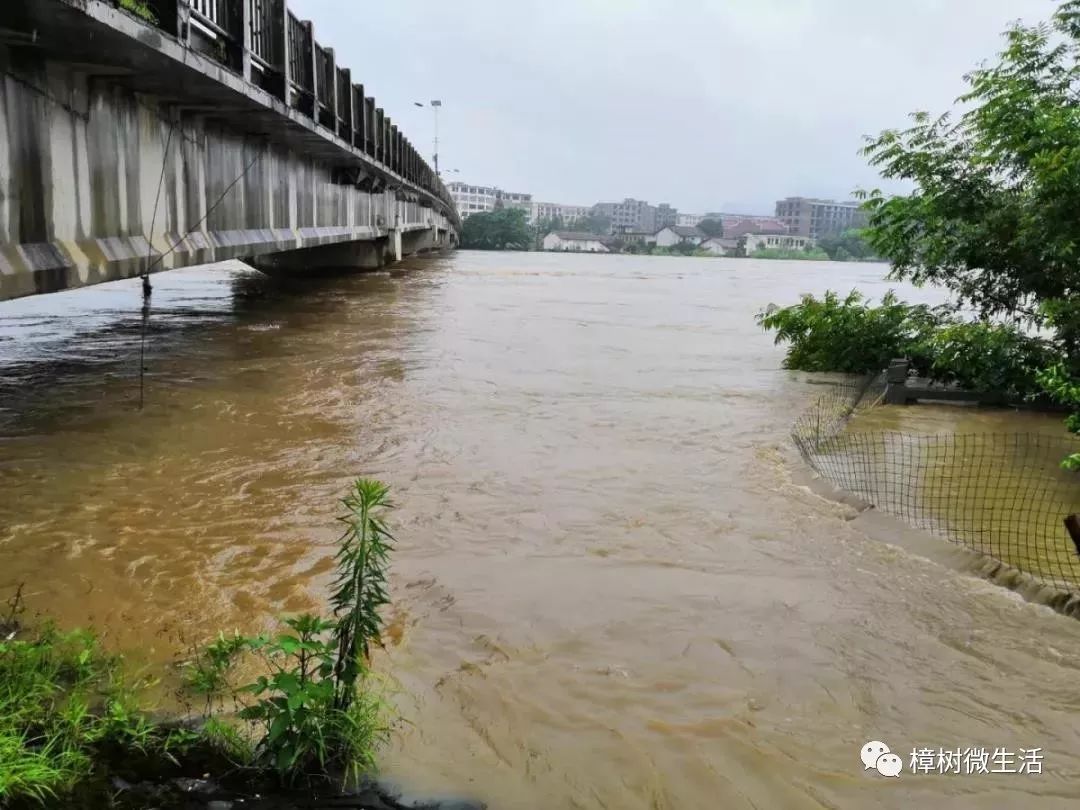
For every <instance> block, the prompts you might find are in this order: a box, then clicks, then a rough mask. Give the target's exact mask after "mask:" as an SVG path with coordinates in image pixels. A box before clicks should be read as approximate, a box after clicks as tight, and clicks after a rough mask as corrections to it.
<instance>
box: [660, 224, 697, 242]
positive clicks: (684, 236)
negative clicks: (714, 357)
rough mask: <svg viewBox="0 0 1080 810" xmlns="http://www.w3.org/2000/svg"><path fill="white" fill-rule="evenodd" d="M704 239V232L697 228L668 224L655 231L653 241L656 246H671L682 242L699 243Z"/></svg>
mask: <svg viewBox="0 0 1080 810" xmlns="http://www.w3.org/2000/svg"><path fill="white" fill-rule="evenodd" d="M705 239H706V236H705V234H703V233H702V232H701V231H699V230H698V229H697V228H686V227H683V226H682V225H668V226H667V227H666V228H661V229H660V230H658V231H657V232H656V238H655V240H654V241H655V243H656V246H657V247H671V246H672V245H678V244H680V243H682V242H690V243H692V244H694V245H700V244H701V243H702V242H704V241H705Z"/></svg>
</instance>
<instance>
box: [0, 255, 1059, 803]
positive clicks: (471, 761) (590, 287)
mask: <svg viewBox="0 0 1080 810" xmlns="http://www.w3.org/2000/svg"><path fill="white" fill-rule="evenodd" d="M887 269H888V268H886V267H884V266H874V265H865V264H821V265H819V264H815V263H797V264H796V263H791V264H784V263H776V262H758V261H755V260H752V259H749V260H739V261H733V260H726V259H709V260H704V259H701V260H697V259H692V258H691V259H687V260H685V261H682V260H680V261H666V260H663V261H662V260H659V259H656V260H654V259H647V258H637V257H632V256H608V257H604V258H603V259H598V258H597V257H594V256H573V255H556V254H545V253H490V252H485V253H478V252H470V251H458V252H457V253H455V254H454V255H453V256H448V257H442V258H437V259H433V260H431V261H430V262H424V263H422V264H421V263H418V262H406V263H404V266H403V270H404V272H402V273H396V274H394V275H393V276H390V275H388V274H381V275H371V276H363V277H355V278H349V277H343V278H337V279H322V280H320V281H318V282H317V283H316V282H310V283H300V282H297V281H295V280H293V281H290V282H289V283H287V284H281V285H275V284H272V283H265V282H260V283H259V284H258V285H256V284H255V283H253V280H252V279H247V280H246V281H243V282H241V281H240V280H238V278H239V277H236V276H232V275H230V274H228V273H225V272H221V271H216V272H215V271H212V269H203V270H200V271H175V272H170V273H163V274H161V275H160V276H158V277H156V278H155V280H154V281H155V290H154V296H155V300H156V302H157V303H156V305H155V310H154V311H153V313H152V314H151V323H150V326H151V328H150V329H149V330H148V332H147V345H146V358H147V363H146V365H147V368H148V372H149V373H148V374H147V377H146V380H145V383H146V385H145V406H144V409H143V410H142V411H141V412H139V411H137V410H136V403H137V395H138V380H137V370H138V366H139V363H138V358H139V347H140V341H139V336H140V325H141V323H140V320H141V319H140V304H141V297H140V291H139V288H138V285H137V283H133V284H130V285H127V284H126V283H121V284H118V285H103V286H101V287H97V288H93V289H89V290H84V291H82V292H78V293H71V294H61V295H59V296H55V297H50V296H42V297H38V298H35V299H26V300H24V301H16V302H11V304H8V305H5V306H4V307H0V334H3V335H9V336H11V337H12V339H11V340H8V341H5V342H3V343H0V368H2V369H3V374H2V375H0V377H2V379H0V436H2V438H3V440H2V441H0V458H2V463H0V486H2V488H3V492H4V493H5V497H4V498H2V499H0V593H3V594H9V593H11V592H12V591H13V589H14V587H15V586H17V585H18V583H19V582H20V581H26V582H27V583H29V585H30V590H29V597H30V600H31V603H32V604H33V605H34V606H35V607H41V608H45V609H47V611H48V614H49V615H50V616H52V617H55V619H56V620H57V622H58V623H59V624H60V625H61V626H63V627H78V626H92V627H95V628H97V629H98V630H100V631H101V633H102V634H103V636H104V641H105V642H106V644H107V647H108V649H110V650H129V651H137V652H138V653H139V654H140V657H139V658H136V659H133V663H134V664H135V665H136V666H139V667H142V666H147V667H149V668H150V669H151V671H155V672H163V671H166V668H167V667H168V666H169V664H170V662H172V661H175V660H177V659H178V658H179V659H183V658H184V657H185V654H186V651H187V649H188V647H189V643H188V642H190V641H191V640H192V639H191V636H192V634H193V631H200V630H201V633H200V637H199V639H198V640H199V641H203V640H210V639H209V638H205V639H204V636H203V635H202V634H205V635H208V636H212V635H214V634H215V633H216V630H217V629H222V630H224V631H225V632H226V633H231V631H232V630H233V629H234V628H235V629H237V630H239V631H240V632H241V633H242V634H246V635H254V634H260V633H268V632H271V631H272V630H273V628H274V624H273V620H274V617H277V616H281V615H295V614H297V613H303V612H320V611H324V610H325V600H326V594H327V593H328V591H329V585H330V584H331V582H332V579H333V571H334V568H333V559H332V558H333V555H334V553H335V552H336V549H337V545H336V541H337V536H338V533H337V529H336V525H337V524H336V523H335V518H336V517H338V515H339V507H338V506H337V501H338V499H339V498H340V497H341V494H342V493H343V492H344V491H345V488H346V487H347V486H348V484H349V473H350V472H351V471H354V470H362V471H364V472H367V473H370V474H371V475H374V476H377V477H378V478H380V479H381V480H386V481H389V482H393V483H394V485H395V488H394V492H395V496H396V500H397V501H398V508H397V509H396V510H395V511H394V512H393V523H394V525H395V526H396V527H397V531H396V532H395V534H396V535H397V536H398V543H397V547H396V549H395V553H394V558H393V568H392V572H391V578H390V583H389V585H390V594H391V597H392V604H391V605H389V606H388V611H387V614H386V620H387V624H388V632H387V637H386V639H385V643H386V647H385V649H378V650H376V651H375V652H374V654H373V661H372V666H373V669H374V670H375V671H376V672H378V673H384V674H385V676H386V677H387V678H388V679H390V682H391V683H392V684H393V692H392V695H391V699H392V701H393V704H394V708H395V711H396V713H397V715H398V716H399V717H400V723H397V724H395V727H394V734H393V738H392V740H391V743H390V744H389V745H388V746H387V747H386V748H384V749H382V751H381V753H380V755H379V767H380V773H381V775H382V778H384V779H385V780H387V781H388V782H389V783H393V784H399V785H403V786H408V788H409V791H410V794H416V795H426V796H438V795H446V794H452V795H461V796H467V797H475V798H477V799H479V800H481V801H484V802H486V803H487V804H488V806H489V807H492V808H502V807H514V808H519V809H520V810H549V808H552V807H559V808H562V807H571V806H574V803H577V804H578V805H580V806H582V808H583V810H599V809H600V808H601V807H604V806H607V807H618V808H620V809H621V808H626V810H647V808H650V807H652V806H654V805H655V804H657V803H659V804H660V805H661V806H668V807H675V808H698V807H711V806H716V805H723V806H724V807H725V808H732V810H749V808H751V806H752V804H751V803H753V804H755V805H757V806H758V807H791V808H803V807H807V806H808V805H810V804H813V803H814V802H815V801H816V802H817V803H818V804H821V803H826V804H831V805H833V806H837V807H864V806H866V807H870V806H873V807H882V808H884V810H902V808H904V807H906V806H908V805H910V804H911V803H912V802H916V803H921V804H925V805H926V806H927V807H934V808H942V810H983V808H985V809H986V810H996V808H1000V807H1001V806H1002V805H1003V804H1005V805H1007V804H1008V803H1009V802H1010V801H1011V799H1012V798H1013V797H1015V795H1016V792H1015V791H1016V790H1017V785H1018V784H1019V782H1018V781H1017V780H1021V781H1022V782H1023V785H1022V787H1023V790H1024V794H1025V799H1026V800H1029V801H1030V802H1031V803H1034V804H1035V805H1037V806H1039V807H1040V810H1041V808H1043V807H1048V808H1058V807H1060V808H1062V810H1064V808H1065V807H1066V806H1067V805H1068V800H1067V799H1063V798H1062V797H1061V785H1062V784H1064V783H1069V782H1070V781H1071V780H1075V779H1077V778H1080V755H1078V752H1080V731H1078V730H1080V713H1078V712H1077V711H1076V708H1075V707H1074V706H1073V705H1072V702H1071V698H1070V697H1069V696H1070V695H1072V694H1074V692H1075V677H1074V674H1075V672H1077V671H1080V623H1078V622H1077V621H1076V620H1075V619H1071V618H1067V617H1061V616H1059V615H1057V614H1055V613H1053V612H1052V611H1050V610H1048V609H1047V608H1045V607H1042V606H1039V605H1034V604H1030V603H1027V602H1024V601H1023V600H1021V599H1019V598H1017V597H1016V596H1015V595H1014V594H1012V593H1010V592H1008V591H1006V590H1004V589H1002V588H999V587H998V586H996V585H993V584H991V583H988V582H987V581H985V580H983V579H979V578H976V577H974V576H971V575H969V574H968V573H966V572H965V571H963V570H956V569H954V568H951V567H949V566H945V565H939V564H937V563H936V562H934V561H933V558H932V556H931V557H928V555H926V554H921V553H919V552H918V551H917V550H908V549H907V548H905V547H904V546H902V545H895V544H893V543H892V542H891V540H890V538H889V537H888V536H883V537H880V536H878V535H876V534H875V533H874V532H875V531H876V527H875V526H873V525H870V523H869V522H867V521H852V520H851V519H850V518H851V510H850V509H849V508H846V507H843V506H842V505H838V504H837V503H836V502H835V501H832V500H830V499H827V498H823V497H820V496H819V495H817V494H815V493H812V492H809V491H807V490H806V489H805V487H804V486H803V485H802V483H801V481H798V480H793V476H795V475H796V473H798V472H799V471H802V470H803V469H804V465H803V463H802V461H801V460H800V459H799V458H798V456H797V455H796V454H795V453H794V452H793V451H791V449H790V448H791V442H790V438H789V433H790V428H791V421H792V419H793V417H794V415H795V413H796V412H797V411H800V410H801V409H802V408H803V407H804V406H805V405H808V404H809V403H810V402H811V401H812V400H813V399H814V398H816V397H817V396H818V395H819V394H820V393H821V391H822V386H821V384H820V383H821V382H822V381H823V380H828V379H831V377H829V375H819V374H806V373H801V372H790V371H785V370H783V369H781V368H780V362H781V360H782V357H783V349H782V348H780V347H776V346H774V345H773V342H772V338H771V337H770V336H769V335H768V334H766V333H764V332H762V331H761V330H760V328H759V327H758V326H757V324H756V323H755V322H754V320H753V313H754V312H756V311H757V310H758V309H760V308H761V307H763V306H765V305H767V304H768V303H769V302H776V303H778V304H784V303H787V302H790V301H792V300H795V298H796V296H797V295H798V293H800V292H803V291H809V292H815V293H817V294H818V295H820V294H821V293H822V292H823V291H824V290H825V289H828V288H832V289H842V290H849V289H852V288H859V289H862V290H865V291H866V292H867V294H868V295H870V296H872V297H874V298H880V295H881V293H882V291H883V290H885V289H888V288H889V287H890V286H893V285H891V284H889V283H887V282H884V281H883V280H882V279H883V276H884V274H885V273H886V272H887ZM244 278H246V277H244ZM84 293H86V294H87V295H86V296H84ZM900 294H901V297H903V298H905V299H907V300H909V301H912V302H925V303H928V304H936V303H938V300H939V299H937V298H935V295H938V293H936V291H935V290H933V289H932V288H923V289H918V288H907V287H905V288H903V289H902V290H901V291H900ZM65 301H66V302H70V303H69V304H67V305H68V306H72V307H77V309H75V310H74V311H73V312H68V311H65V310H64V309H63V308H62V305H65ZM46 303H49V304H50V307H51V308H47V307H45V304H46ZM28 334H29V335H31V336H32V337H33V338H34V339H33V340H32V341H31V340H29V339H27V338H26V337H25V336H26V335H28ZM8 358H12V360H11V361H10V362H9V361H8ZM897 411H899V409H897ZM885 415H886V414H883V417H884V416H885ZM887 415H888V416H889V419H891V420H893V421H891V422H888V423H884V422H883V423H882V426H881V429H882V430H887V429H896V430H901V431H903V432H907V433H921V432H930V433H934V432H949V431H952V432H968V433H970V432H1001V431H1006V430H1010V429H1011V428H1008V427H1005V426H1003V425H1004V423H1003V421H1002V419H1003V414H1001V413H999V412H981V411H980V412H978V413H973V412H972V411H971V410H970V409H948V410H940V409H937V408H933V407H922V406H920V407H919V408H911V409H905V410H902V411H899V412H896V411H894V410H893V409H889V411H888V414H887ZM1005 415H1006V416H1008V418H1009V419H1010V420H1012V419H1015V416H1013V415H1011V414H1005ZM1022 418H1023V419H1024V420H1026V421H1025V423H1024V424H1025V427H1024V430H1030V431H1035V430H1036V429H1037V426H1038V425H1039V424H1041V422H1040V421H1039V420H1040V419H1042V420H1043V421H1044V422H1045V423H1046V425H1047V426H1048V428H1050V429H1053V430H1057V431H1060V429H1061V424H1060V422H1061V420H1060V419H1057V418H1046V419H1043V418H1042V417H1041V416H1040V415H1038V414H1026V415H1023V417H1022ZM889 426H892V427H891V428H890V427H889ZM934 543H935V544H936V545H937V546H940V547H942V548H944V549H945V550H949V549H951V547H950V546H948V544H946V543H943V542H941V541H939V540H936V539H935V540H934ZM0 601H2V600H0ZM181 632H183V633H184V634H185V635H186V636H187V637H188V642H185V641H183V640H180V639H179V635H180V634H181ZM780 662H782V665H781V663H780ZM1002 672H1007V673H1008V675H1009V676H1008V677H1007V678H1002V677H1001V673H1002ZM987 683H993V685H994V689H993V692H994V694H993V702H994V706H993V710H992V711H990V710H988V709H987V708H986V703H985V701H986V684H987ZM945 693H947V694H948V695H949V700H948V701H947V702H943V701H942V700H941V699H940V697H941V695H942V694H945ZM1034 694H1038V695H1043V696H1045V698H1046V699H1044V700H1038V701H1033V700H1032V698H1031V696H1032V695H1034ZM1002 716H1008V717H1010V718H1012V720H1011V721H1010V724H1009V727H1008V728H1006V729H1004V730H1003V728H1002V726H1001V722H1000V721H1001V717H1002ZM879 735H880V736H879ZM867 739H883V740H885V741H886V742H888V743H889V745H891V746H893V748H894V750H907V751H910V748H911V747H915V746H920V747H922V746H931V747H934V748H937V747H938V746H942V747H946V746H950V745H952V746H980V745H982V746H987V745H989V746H990V747H991V749H992V748H993V747H994V746H1001V747H1008V748H1010V749H1012V750H1016V749H1018V748H1019V747H1021V746H1023V747H1032V746H1040V745H1041V746H1042V747H1043V748H1044V749H1045V751H1046V753H1047V756H1046V771H1047V773H1046V775H1044V776H1041V777H1040V776H1031V777H1027V776H1023V777H1019V776H1018V777H1009V776H1000V777H988V776H978V775H972V776H968V775H954V776H950V777H948V778H947V779H940V778H936V777H933V776H930V777H924V776H921V775H912V776H910V777H909V775H908V774H905V775H904V777H903V778H901V779H899V780H890V781H889V783H888V784H883V783H884V781H886V780H882V779H881V778H880V777H878V776H876V775H874V776H873V778H871V777H870V776H868V775H867V774H865V773H864V772H863V766H862V763H861V762H860V761H859V758H858V750H859V747H860V746H861V745H862V744H863V743H865V742H866V740H867ZM897 784H899V785H900V786H901V787H902V788H903V790H900V791H897V790H893V789H888V788H894V787H895V786H896V785H897ZM883 787H884V788H886V789H883ZM808 796H813V797H815V798H814V799H809V798H808ZM233 810H241V808H240V807H239V806H237V807H234V808H233Z"/></svg>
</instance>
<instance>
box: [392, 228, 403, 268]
mask: <svg viewBox="0 0 1080 810" xmlns="http://www.w3.org/2000/svg"><path fill="white" fill-rule="evenodd" d="M390 255H392V256H393V257H394V261H395V262H400V261H401V257H402V256H403V255H404V254H403V253H402V251H401V229H400V228H394V229H393V230H392V231H390Z"/></svg>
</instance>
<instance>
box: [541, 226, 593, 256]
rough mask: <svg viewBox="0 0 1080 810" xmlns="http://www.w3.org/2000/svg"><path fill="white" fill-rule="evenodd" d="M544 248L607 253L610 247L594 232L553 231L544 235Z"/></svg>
mask: <svg viewBox="0 0 1080 810" xmlns="http://www.w3.org/2000/svg"><path fill="white" fill-rule="evenodd" d="M544 250H576V251H579V252H581V253H607V252H608V249H607V248H606V247H605V246H604V243H603V242H601V241H600V237H599V236H597V235H596V234H594V233H574V232H573V231H552V232H551V233H549V234H548V235H547V236H545V237H544Z"/></svg>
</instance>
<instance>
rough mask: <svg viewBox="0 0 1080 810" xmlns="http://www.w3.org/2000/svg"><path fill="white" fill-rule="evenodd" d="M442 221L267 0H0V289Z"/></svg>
mask: <svg viewBox="0 0 1080 810" xmlns="http://www.w3.org/2000/svg"><path fill="white" fill-rule="evenodd" d="M388 69H390V68H388ZM459 229H460V219H459V217H458V214H457V211H456V209H455V208H454V204H453V201H452V200H451V198H450V195H449V194H448V193H447V190H446V188H445V187H444V186H443V183H442V182H441V180H440V178H439V176H438V175H437V173H436V172H435V171H433V170H432V169H431V167H430V166H428V164H427V163H426V162H425V161H424V160H423V158H421V156H420V154H419V152H418V151H417V150H416V149H415V148H414V147H413V145H412V144H411V143H410V142H409V140H408V138H406V137H405V135H404V134H403V133H402V132H401V130H400V129H399V128H398V126H397V125H396V124H394V123H393V122H392V121H391V119H390V117H389V115H387V114H386V112H385V111H384V110H383V108H382V107H380V106H379V105H378V102H377V101H376V100H375V99H374V98H373V97H372V96H371V95H369V94H368V92H367V90H366V89H365V87H364V85H363V84H359V83H357V82H354V80H353V76H352V75H351V73H350V71H349V69H348V68H347V67H343V66H340V65H338V64H337V60H336V59H335V54H334V51H333V49H332V48H327V47H323V46H322V45H320V44H319V42H317V41H316V39H315V32H314V29H313V26H312V24H311V23H310V22H306V21H301V20H298V19H297V18H296V17H295V16H294V15H293V14H292V13H291V12H290V11H289V10H288V8H287V7H286V4H285V0H0V300H5V299H10V298H17V297H19V296H25V295H33V294H38V293H48V292H54V291H58V290H65V289H69V288H74V287H80V286H85V285H89V284H95V283H99V282H103V281H112V280H115V279H121V278H131V277H135V276H140V275H144V276H148V275H149V274H150V273H153V272H157V271H160V270H167V269H170V268H175V267H182V266H186V265H191V264H202V263H207V262H214V261H220V260H223V259H231V258H240V259H244V260H247V261H249V262H251V263H253V264H254V265H255V266H257V267H260V268H261V269H266V270H271V271H280V272H303V271H304V270H306V269H308V268H312V267H319V268H376V267H380V266H382V265H383V264H385V263H387V262H389V261H394V260H399V259H401V258H402V257H404V256H407V255H410V254H413V253H418V252H423V251H430V250H440V249H446V248H451V247H454V246H455V245H456V243H457V239H458V232H459Z"/></svg>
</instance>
